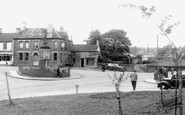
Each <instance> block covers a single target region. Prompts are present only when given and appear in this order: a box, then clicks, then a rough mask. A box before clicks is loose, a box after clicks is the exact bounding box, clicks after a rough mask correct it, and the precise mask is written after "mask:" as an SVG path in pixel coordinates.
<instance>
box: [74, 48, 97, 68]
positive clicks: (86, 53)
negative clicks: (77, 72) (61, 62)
mask: <svg viewBox="0 0 185 115" xmlns="http://www.w3.org/2000/svg"><path fill="white" fill-rule="evenodd" d="M71 53H72V60H73V66H76V67H96V66H97V60H98V46H97V45H73V46H72V49H71Z"/></svg>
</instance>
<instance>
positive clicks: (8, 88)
mask: <svg viewBox="0 0 185 115" xmlns="http://www.w3.org/2000/svg"><path fill="white" fill-rule="evenodd" d="M5 77H6V84H7V91H8V98H9V101H10V105H14V104H13V102H12V99H11V95H10V87H9V83H8V77H7V72H5Z"/></svg>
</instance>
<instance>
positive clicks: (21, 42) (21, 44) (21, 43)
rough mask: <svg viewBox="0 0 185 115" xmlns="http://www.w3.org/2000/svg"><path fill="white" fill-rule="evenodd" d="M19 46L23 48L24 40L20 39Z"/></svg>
mask: <svg viewBox="0 0 185 115" xmlns="http://www.w3.org/2000/svg"><path fill="white" fill-rule="evenodd" d="M19 48H21V49H22V48H23V41H19Z"/></svg>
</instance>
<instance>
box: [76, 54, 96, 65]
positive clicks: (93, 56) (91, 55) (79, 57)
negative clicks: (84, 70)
mask: <svg viewBox="0 0 185 115" xmlns="http://www.w3.org/2000/svg"><path fill="white" fill-rule="evenodd" d="M73 54H74V56H73V58H75V64H74V66H77V67H81V58H84V67H88V66H87V65H86V59H87V58H94V59H95V60H97V59H98V53H97V52H96V51H95V52H75V53H74V52H73ZM94 63H95V64H94V66H97V61H96V62H94ZM89 67H92V66H89Z"/></svg>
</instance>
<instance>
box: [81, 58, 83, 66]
mask: <svg viewBox="0 0 185 115" xmlns="http://www.w3.org/2000/svg"><path fill="white" fill-rule="evenodd" d="M81 67H84V58H81Z"/></svg>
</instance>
